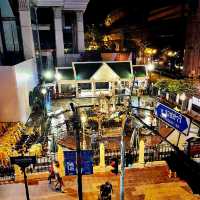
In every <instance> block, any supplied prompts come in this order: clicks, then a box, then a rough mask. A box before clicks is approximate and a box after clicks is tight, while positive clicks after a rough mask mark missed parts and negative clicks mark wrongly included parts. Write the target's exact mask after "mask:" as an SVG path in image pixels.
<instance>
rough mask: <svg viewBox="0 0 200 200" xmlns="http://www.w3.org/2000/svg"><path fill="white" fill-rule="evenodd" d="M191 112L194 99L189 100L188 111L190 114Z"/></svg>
mask: <svg viewBox="0 0 200 200" xmlns="http://www.w3.org/2000/svg"><path fill="white" fill-rule="evenodd" d="M191 110H192V99H189V102H188V107H187V111H189V112H190V111H191Z"/></svg>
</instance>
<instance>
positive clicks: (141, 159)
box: [139, 139, 145, 166]
mask: <svg viewBox="0 0 200 200" xmlns="http://www.w3.org/2000/svg"><path fill="white" fill-rule="evenodd" d="M144 147H145V145H144V140H143V139H141V140H140V144H139V164H140V165H142V166H143V165H144V151H145V149H144Z"/></svg>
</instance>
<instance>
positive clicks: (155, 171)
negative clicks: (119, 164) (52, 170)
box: [0, 166, 200, 200]
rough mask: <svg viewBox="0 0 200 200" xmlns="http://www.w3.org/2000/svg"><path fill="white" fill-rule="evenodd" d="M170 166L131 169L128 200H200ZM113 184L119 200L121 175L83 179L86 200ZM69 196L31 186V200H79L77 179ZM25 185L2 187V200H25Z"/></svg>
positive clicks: (68, 181) (70, 180)
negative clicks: (171, 174)
mask: <svg viewBox="0 0 200 200" xmlns="http://www.w3.org/2000/svg"><path fill="white" fill-rule="evenodd" d="M167 175H168V173H167V167H166V166H154V167H147V168H142V169H127V170H126V178H125V200H198V199H200V197H199V196H194V195H193V194H192V193H191V191H190V188H189V187H188V186H187V184H186V183H185V182H183V181H180V180H179V179H178V178H176V179H175V178H172V179H170V178H168V176H167ZM108 180H109V181H110V182H111V183H112V185H113V187H114V193H113V198H112V199H113V200H119V175H118V176H115V175H113V174H112V173H110V172H108V173H99V174H94V175H90V176H84V177H83V192H84V193H83V199H84V200H97V197H98V192H99V186H100V185H101V184H102V183H104V182H105V181H108ZM64 181H65V193H57V192H54V191H53V190H52V189H51V187H50V186H48V183H47V181H39V182H38V184H35V185H30V186H29V190H30V199H31V200H47V199H48V200H66V199H67V200H76V199H77V196H76V177H72V176H70V177H65V180H64ZM24 195H25V194H24V185H23V184H21V183H20V184H10V185H1V186H0V200H23V199H25V196H24Z"/></svg>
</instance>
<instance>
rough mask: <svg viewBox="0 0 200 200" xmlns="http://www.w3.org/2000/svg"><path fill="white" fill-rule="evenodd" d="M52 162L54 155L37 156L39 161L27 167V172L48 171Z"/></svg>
mask: <svg viewBox="0 0 200 200" xmlns="http://www.w3.org/2000/svg"><path fill="white" fill-rule="evenodd" d="M51 162H52V157H42V158H37V162H36V164H34V165H30V166H29V167H27V168H26V172H27V173H38V172H48V171H49V167H50V165H51Z"/></svg>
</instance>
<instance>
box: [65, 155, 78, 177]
mask: <svg viewBox="0 0 200 200" xmlns="http://www.w3.org/2000/svg"><path fill="white" fill-rule="evenodd" d="M64 162H65V175H76V151H64Z"/></svg>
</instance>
